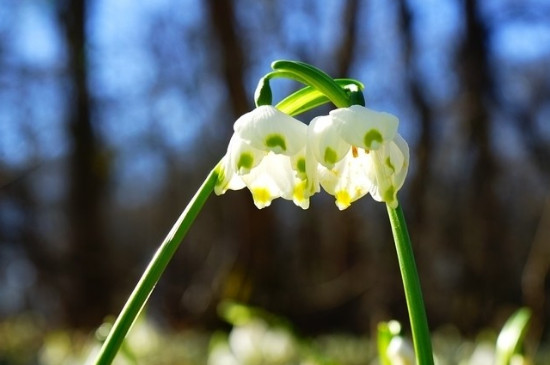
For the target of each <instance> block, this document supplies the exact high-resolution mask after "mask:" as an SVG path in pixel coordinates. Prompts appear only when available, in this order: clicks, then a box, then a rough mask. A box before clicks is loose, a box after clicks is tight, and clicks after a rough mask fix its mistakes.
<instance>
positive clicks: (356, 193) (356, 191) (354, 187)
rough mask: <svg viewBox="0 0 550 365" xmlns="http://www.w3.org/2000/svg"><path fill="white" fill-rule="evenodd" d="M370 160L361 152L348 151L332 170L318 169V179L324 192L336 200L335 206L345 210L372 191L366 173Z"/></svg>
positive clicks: (321, 167)
mask: <svg viewBox="0 0 550 365" xmlns="http://www.w3.org/2000/svg"><path fill="white" fill-rule="evenodd" d="M370 165H371V160H370V157H369V156H368V154H367V153H366V152H365V151H363V150H358V151H353V150H350V151H349V152H348V153H347V155H346V156H345V157H344V158H343V159H342V160H341V161H340V162H338V163H337V164H336V165H335V166H334V168H332V169H327V168H325V167H324V166H320V168H319V179H320V183H321V186H322V187H323V189H325V191H326V192H327V193H329V194H331V195H334V197H335V198H336V206H338V208H339V209H340V210H343V209H346V208H347V207H349V206H350V205H351V203H353V202H354V201H356V200H357V199H360V198H361V197H363V196H364V195H366V194H367V193H368V192H369V191H370V190H371V189H372V180H371V179H369V177H368V175H367V173H368V172H369V171H370V169H371V166H370Z"/></svg>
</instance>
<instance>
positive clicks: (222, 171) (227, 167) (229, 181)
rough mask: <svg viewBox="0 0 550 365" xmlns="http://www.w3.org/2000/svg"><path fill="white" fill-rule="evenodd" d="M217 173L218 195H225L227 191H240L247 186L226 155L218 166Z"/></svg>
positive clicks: (216, 187) (216, 188)
mask: <svg viewBox="0 0 550 365" xmlns="http://www.w3.org/2000/svg"><path fill="white" fill-rule="evenodd" d="M217 173H218V181H217V182H216V185H215V186H214V192H215V193H216V195H222V194H225V192H226V191H227V190H240V189H242V188H244V187H245V186H246V185H245V184H244V182H243V181H242V179H241V177H240V176H239V175H237V174H236V173H235V170H234V169H233V168H232V167H231V159H230V158H229V156H228V155H225V156H224V157H223V158H222V160H221V161H220V163H219V164H218V167H217Z"/></svg>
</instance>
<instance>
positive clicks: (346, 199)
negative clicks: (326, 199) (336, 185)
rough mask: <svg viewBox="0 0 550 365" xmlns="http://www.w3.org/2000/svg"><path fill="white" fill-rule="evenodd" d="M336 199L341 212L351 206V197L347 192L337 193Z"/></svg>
mask: <svg viewBox="0 0 550 365" xmlns="http://www.w3.org/2000/svg"><path fill="white" fill-rule="evenodd" d="M334 197H335V198H336V205H337V206H338V208H339V209H340V210H344V209H346V208H347V207H349V206H350V204H351V197H350V196H349V193H348V192H347V191H345V190H341V191H337V192H336V193H335V194H334Z"/></svg>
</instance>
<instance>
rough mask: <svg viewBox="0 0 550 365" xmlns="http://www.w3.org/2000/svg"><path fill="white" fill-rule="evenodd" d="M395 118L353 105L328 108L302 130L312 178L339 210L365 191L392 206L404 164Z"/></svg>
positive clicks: (406, 156) (404, 147)
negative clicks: (314, 169)
mask: <svg viewBox="0 0 550 365" xmlns="http://www.w3.org/2000/svg"><path fill="white" fill-rule="evenodd" d="M398 124H399V120H398V119H397V118H396V117H395V116H393V115H391V114H388V113H382V112H376V111H373V110H370V109H367V108H365V107H362V106H359V105H353V106H351V107H349V108H340V109H336V110H332V111H331V112H330V114H329V115H328V116H323V117H318V118H315V119H314V120H313V121H312V122H311V124H310V126H309V128H308V146H307V148H308V149H311V150H312V155H313V156H314V157H315V159H316V160H317V161H318V163H319V165H318V172H317V179H318V181H319V182H320V184H321V186H322V187H323V188H324V189H325V190H326V191H327V192H328V193H329V194H331V195H334V197H335V198H336V205H337V206H338V208H340V209H345V208H347V207H349V205H350V204H351V203H352V202H354V201H355V200H357V199H359V198H361V197H362V196H364V195H365V194H367V193H370V194H371V195H372V197H373V198H374V199H375V200H377V201H380V202H386V203H388V204H389V205H390V206H391V207H392V208H395V207H397V205H398V202H397V192H398V190H399V189H400V188H401V187H402V186H403V182H404V181H405V177H406V175H407V170H408V165H409V148H408V146H407V143H406V142H405V140H403V138H402V137H401V136H400V135H399V134H398V133H397V126H398Z"/></svg>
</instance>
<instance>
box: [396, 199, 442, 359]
mask: <svg viewBox="0 0 550 365" xmlns="http://www.w3.org/2000/svg"><path fill="white" fill-rule="evenodd" d="M387 208H388V216H389V218H390V223H391V227H392V232H393V239H394V240H395V248H396V250H397V258H398V260H399V269H400V270H401V278H402V279H403V287H404V289H405V298H406V300H407V309H408V311H409V319H410V322H411V332H412V337H413V343H414V352H415V354H416V362H417V364H418V365H433V363H434V360H433V354H432V343H431V340H430V330H429V328H428V319H427V317H426V310H425V309H424V300H423V299H422V290H421V288H420V279H419V278H418V271H417V270H416V264H415V262H414V255H413V251H412V246H411V240H410V238H409V232H408V231H407V223H406V222H405V217H404V216H403V211H402V210H401V206H398V207H397V208H395V209H394V208H391V207H390V206H389V205H387Z"/></svg>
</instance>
